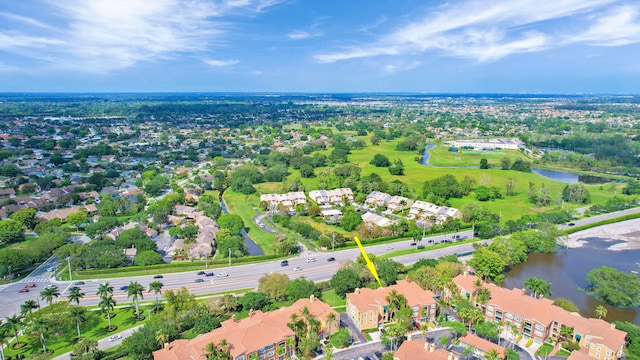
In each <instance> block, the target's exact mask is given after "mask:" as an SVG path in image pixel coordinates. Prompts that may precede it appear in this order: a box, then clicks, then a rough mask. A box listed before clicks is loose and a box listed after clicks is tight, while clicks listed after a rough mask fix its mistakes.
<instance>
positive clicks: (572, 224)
mask: <svg viewBox="0 0 640 360" xmlns="http://www.w3.org/2000/svg"><path fill="white" fill-rule="evenodd" d="M567 226H576V223H572V222H570V223H568V224H567Z"/></svg>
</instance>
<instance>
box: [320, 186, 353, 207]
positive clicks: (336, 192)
mask: <svg viewBox="0 0 640 360" xmlns="http://www.w3.org/2000/svg"><path fill="white" fill-rule="evenodd" d="M309 199H311V200H313V201H315V202H316V203H317V204H318V205H320V206H322V205H329V204H335V205H344V204H345V203H351V202H353V191H352V190H351V189H350V188H339V189H333V190H311V191H309Z"/></svg>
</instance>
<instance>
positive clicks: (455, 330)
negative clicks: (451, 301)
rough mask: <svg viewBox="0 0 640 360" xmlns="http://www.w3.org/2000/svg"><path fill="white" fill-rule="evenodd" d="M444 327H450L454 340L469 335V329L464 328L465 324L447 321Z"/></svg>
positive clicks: (443, 324)
mask: <svg viewBox="0 0 640 360" xmlns="http://www.w3.org/2000/svg"><path fill="white" fill-rule="evenodd" d="M442 326H444V327H448V328H449V331H450V332H451V334H452V335H453V337H454V338H456V339H457V338H459V337H461V336H465V335H467V327H466V326H464V324H463V323H461V322H459V321H447V322H443V323H442Z"/></svg>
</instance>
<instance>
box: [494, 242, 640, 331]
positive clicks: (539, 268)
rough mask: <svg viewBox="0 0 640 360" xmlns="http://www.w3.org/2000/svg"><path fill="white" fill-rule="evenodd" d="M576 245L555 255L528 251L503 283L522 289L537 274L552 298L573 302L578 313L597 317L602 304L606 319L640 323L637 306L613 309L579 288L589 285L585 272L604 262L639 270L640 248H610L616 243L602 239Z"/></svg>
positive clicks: (623, 268) (629, 270) (618, 267)
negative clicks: (543, 281)
mask: <svg viewBox="0 0 640 360" xmlns="http://www.w3.org/2000/svg"><path fill="white" fill-rule="evenodd" d="M586 240H588V242H587V243H586V244H584V245H583V246H582V247H579V248H570V249H561V250H560V251H558V252H557V253H555V254H531V255H529V260H528V261H527V262H526V263H524V264H520V265H518V266H515V267H514V268H513V269H511V271H509V272H508V273H507V278H506V279H505V283H504V286H505V287H507V288H514V287H517V288H523V286H524V280H525V279H528V278H531V277H537V278H539V279H544V280H546V281H548V282H549V283H551V291H552V292H553V296H552V298H557V297H563V298H567V299H570V300H571V301H573V302H574V303H575V304H576V305H577V306H578V307H579V308H580V314H581V315H583V316H588V317H596V315H595V308H596V307H597V306H598V305H604V306H605V307H606V308H607V310H608V312H607V317H606V320H607V321H615V320H622V321H630V322H633V323H635V324H640V311H639V310H638V309H629V308H625V309H623V308H616V307H613V306H610V305H606V304H602V303H600V302H599V301H597V300H595V299H594V298H592V297H591V296H589V295H587V294H586V293H585V292H584V291H582V290H581V289H583V288H586V287H587V286H588V283H587V280H586V274H587V272H589V271H590V270H592V269H596V268H599V267H600V266H602V265H606V266H609V267H612V268H616V269H618V271H624V272H627V273H629V272H632V271H636V272H637V271H640V263H639V261H640V250H637V249H636V250H609V249H608V248H609V247H610V246H611V245H612V244H615V243H616V242H615V241H614V242H612V241H608V242H607V241H605V239H601V238H588V239H586Z"/></svg>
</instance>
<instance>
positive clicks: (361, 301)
mask: <svg viewBox="0 0 640 360" xmlns="http://www.w3.org/2000/svg"><path fill="white" fill-rule="evenodd" d="M393 290H395V291H396V292H397V293H398V294H402V295H403V296H404V297H405V298H406V299H407V303H408V305H409V307H410V308H411V309H412V310H413V322H414V323H415V324H424V323H426V322H428V321H431V320H434V319H435V317H436V300H435V298H436V294H434V293H433V292H431V291H430V290H424V289H422V288H421V287H420V286H419V285H418V284H417V283H415V282H411V281H409V280H399V281H398V282H397V283H396V284H395V285H391V286H387V287H382V288H378V289H375V290H373V289H368V288H362V289H356V290H355V291H354V292H352V293H349V294H347V315H349V317H350V318H351V320H353V322H354V323H355V324H356V326H357V327H358V328H359V329H360V330H368V329H377V328H380V327H382V326H383V325H384V324H387V323H389V322H390V321H391V320H393V319H390V318H389V316H390V314H389V311H388V310H389V309H388V307H389V303H388V302H387V300H386V297H387V295H389V293H390V292H391V291H393Z"/></svg>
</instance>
